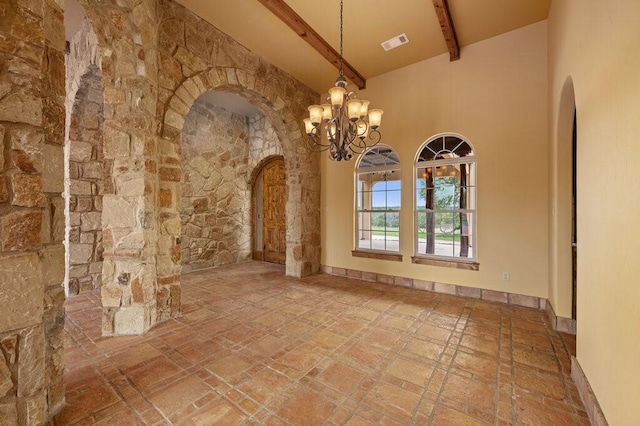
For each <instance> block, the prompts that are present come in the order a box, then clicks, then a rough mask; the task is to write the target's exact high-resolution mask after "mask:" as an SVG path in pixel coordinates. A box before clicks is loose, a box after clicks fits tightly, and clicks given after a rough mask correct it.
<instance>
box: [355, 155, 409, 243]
mask: <svg viewBox="0 0 640 426" xmlns="http://www.w3.org/2000/svg"><path fill="white" fill-rule="evenodd" d="M356 175H357V178H356V181H357V184H356V185H357V189H356V191H357V207H356V209H357V217H356V250H374V251H385V252H396V253H397V252H399V251H400V199H401V193H400V160H399V159H398V155H397V154H396V153H395V151H394V150H393V149H392V148H389V147H388V146H384V145H378V146H375V147H373V148H371V149H369V150H367V151H366V152H365V153H364V154H363V155H362V156H360V159H359V161H358V164H357V166H356Z"/></svg>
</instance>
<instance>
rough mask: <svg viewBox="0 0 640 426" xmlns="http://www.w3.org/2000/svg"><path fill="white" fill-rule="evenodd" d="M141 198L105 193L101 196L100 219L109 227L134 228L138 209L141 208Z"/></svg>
mask: <svg viewBox="0 0 640 426" xmlns="http://www.w3.org/2000/svg"><path fill="white" fill-rule="evenodd" d="M143 201H144V200H143V199H142V198H136V197H133V198H131V199H124V198H121V197H117V196H112V195H105V196H104V197H103V198H102V203H103V211H102V221H103V222H104V223H105V224H108V225H109V226H110V227H111V228H134V227H136V226H137V217H138V210H139V209H140V210H142V207H143Z"/></svg>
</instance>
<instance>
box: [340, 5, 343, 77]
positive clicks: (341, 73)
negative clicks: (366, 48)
mask: <svg viewBox="0 0 640 426" xmlns="http://www.w3.org/2000/svg"><path fill="white" fill-rule="evenodd" d="M343 8H344V4H343V0H340V75H344V59H343V57H342V19H343V18H342V10H343Z"/></svg>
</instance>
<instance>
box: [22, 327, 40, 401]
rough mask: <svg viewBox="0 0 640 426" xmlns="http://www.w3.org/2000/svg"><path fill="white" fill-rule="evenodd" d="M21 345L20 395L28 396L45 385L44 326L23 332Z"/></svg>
mask: <svg viewBox="0 0 640 426" xmlns="http://www.w3.org/2000/svg"><path fill="white" fill-rule="evenodd" d="M19 345H20V347H19V349H18V354H19V356H18V397H26V396H29V395H32V394H34V393H35V392H36V391H38V390H39V389H40V388H42V387H43V385H44V377H45V374H44V364H45V361H44V357H45V350H44V349H45V341H44V331H43V329H42V326H36V327H32V328H30V329H28V330H27V331H25V332H23V333H22V336H21V338H20V339H19Z"/></svg>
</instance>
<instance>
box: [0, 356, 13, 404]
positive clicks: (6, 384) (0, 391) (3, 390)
mask: <svg viewBox="0 0 640 426" xmlns="http://www.w3.org/2000/svg"><path fill="white" fill-rule="evenodd" d="M11 389H13V381H12V380H11V370H9V366H8V365H7V362H6V361H5V357H4V356H0V398H4V397H5V396H7V394H8V393H9V391H10V390H11Z"/></svg>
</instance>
